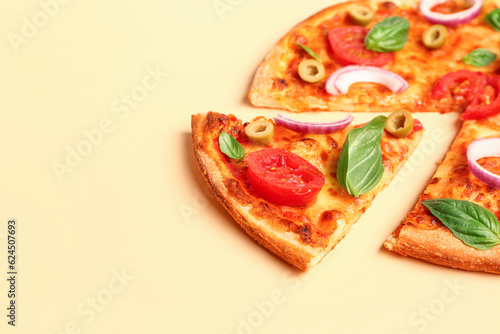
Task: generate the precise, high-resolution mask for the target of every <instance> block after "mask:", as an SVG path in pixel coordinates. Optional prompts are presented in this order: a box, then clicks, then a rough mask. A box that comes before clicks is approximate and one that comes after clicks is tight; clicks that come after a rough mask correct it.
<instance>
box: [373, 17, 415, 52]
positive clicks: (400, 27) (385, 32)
mask: <svg viewBox="0 0 500 334" xmlns="http://www.w3.org/2000/svg"><path fill="white" fill-rule="evenodd" d="M409 30H410V22H408V20H407V19H405V18H403V17H400V16H391V17H388V18H386V19H385V20H382V21H380V22H379V23H377V24H376V25H375V26H374V27H373V28H372V29H370V31H369V32H368V34H367V35H366V37H365V46H366V48H367V49H368V50H372V51H378V52H394V51H399V50H401V49H402V48H403V47H404V46H405V44H406V41H407V40H408V31H409Z"/></svg>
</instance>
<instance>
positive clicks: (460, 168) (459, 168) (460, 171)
mask: <svg viewBox="0 0 500 334" xmlns="http://www.w3.org/2000/svg"><path fill="white" fill-rule="evenodd" d="M468 169H469V167H468V165H459V166H457V167H455V168H454V169H453V173H456V174H464V173H466V172H467V171H468Z"/></svg>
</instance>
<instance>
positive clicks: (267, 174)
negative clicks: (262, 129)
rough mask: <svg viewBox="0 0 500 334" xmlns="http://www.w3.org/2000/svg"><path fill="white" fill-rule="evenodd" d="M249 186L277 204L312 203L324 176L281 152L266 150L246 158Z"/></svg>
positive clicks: (314, 168)
mask: <svg viewBox="0 0 500 334" xmlns="http://www.w3.org/2000/svg"><path fill="white" fill-rule="evenodd" d="M247 162H248V175H249V179H250V183H251V185H252V187H253V188H254V189H255V190H256V191H257V192H258V193H259V194H260V195H261V196H262V197H263V198H264V199H266V200H268V201H269V202H272V203H275V204H278V205H300V204H305V203H307V202H309V201H311V200H313V199H314V198H315V197H316V195H317V194H318V193H319V191H320V190H321V188H322V187H323V185H324V184H325V176H324V175H323V174H322V173H321V172H320V171H319V170H318V169H317V168H316V167H314V166H313V165H311V164H310V163H309V162H308V161H306V160H304V159H303V158H301V157H300V156H298V155H296V154H293V153H291V152H288V151H286V150H283V149H275V148H266V149H262V150H259V151H255V152H252V153H250V154H249V155H248V157H247Z"/></svg>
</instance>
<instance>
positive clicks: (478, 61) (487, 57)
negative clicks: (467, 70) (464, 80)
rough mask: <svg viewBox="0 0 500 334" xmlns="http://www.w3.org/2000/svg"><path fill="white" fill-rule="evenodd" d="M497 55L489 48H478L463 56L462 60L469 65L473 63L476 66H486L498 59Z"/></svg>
mask: <svg viewBox="0 0 500 334" xmlns="http://www.w3.org/2000/svg"><path fill="white" fill-rule="evenodd" d="M496 57H497V55H496V54H495V53H493V52H491V51H490V50H488V49H482V48H478V49H475V50H473V51H471V52H469V53H468V54H466V55H465V56H464V57H463V58H462V62H464V63H466V64H467V65H472V66H476V67H484V66H486V65H489V64H491V62H493V61H494V60H495V59H496Z"/></svg>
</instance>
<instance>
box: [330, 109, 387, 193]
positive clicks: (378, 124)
mask: <svg viewBox="0 0 500 334" xmlns="http://www.w3.org/2000/svg"><path fill="white" fill-rule="evenodd" d="M386 122H387V117H385V116H377V117H375V118H374V119H372V120H371V121H370V122H369V123H367V124H366V125H364V126H363V127H360V128H356V129H352V130H350V131H349V133H348V134H347V139H346V141H345V142H344V145H343V146H342V151H341V152H340V157H339V161H338V163H337V180H338V181H339V183H340V185H341V186H342V187H344V188H345V189H346V190H347V191H348V192H349V194H350V195H351V196H354V197H358V196H360V195H362V194H364V193H367V192H369V191H370V190H372V189H373V188H375V187H376V186H377V184H378V183H379V182H380V180H381V179H382V177H383V176H384V164H383V163H382V149H381V147H380V142H381V140H382V133H383V132H384V127H385V123H386Z"/></svg>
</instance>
